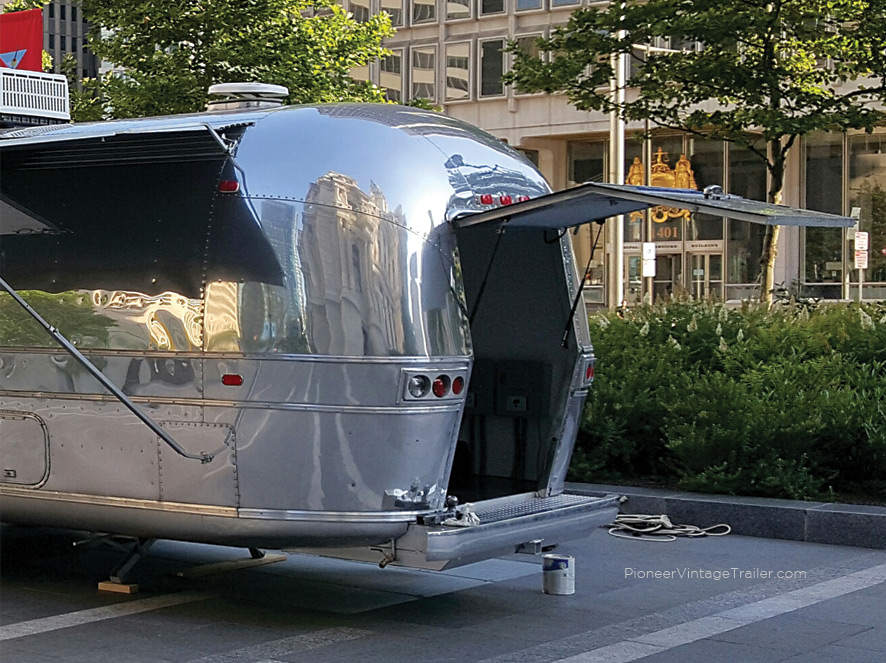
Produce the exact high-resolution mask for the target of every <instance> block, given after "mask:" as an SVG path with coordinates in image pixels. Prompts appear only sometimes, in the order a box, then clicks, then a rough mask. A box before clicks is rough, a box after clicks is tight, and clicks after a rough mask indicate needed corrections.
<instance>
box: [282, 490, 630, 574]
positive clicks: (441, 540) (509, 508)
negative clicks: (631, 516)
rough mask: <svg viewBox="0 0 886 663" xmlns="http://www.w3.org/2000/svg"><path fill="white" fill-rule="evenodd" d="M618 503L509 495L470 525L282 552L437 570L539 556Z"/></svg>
mask: <svg viewBox="0 0 886 663" xmlns="http://www.w3.org/2000/svg"><path fill="white" fill-rule="evenodd" d="M618 500H619V496H618V495H612V494H604V493H600V494H597V495H594V494H591V495H575V494H572V493H563V494H561V495H556V496H554V497H538V496H537V495H536V494H535V493H523V494H519V495H509V496H507V497H498V498H495V499H491V500H484V501H481V502H475V503H474V504H473V511H474V513H476V514H477V516H479V518H480V522H479V524H476V525H470V526H453V525H445V524H444V525H422V524H419V523H411V524H410V525H409V527H408V529H407V530H406V533H405V534H403V536H401V537H399V538H397V539H394V540H392V541H390V542H389V543H387V544H384V545H377V546H370V547H366V548H358V547H350V548H289V549H287V552H299V553H310V554H316V555H323V556H327V557H337V558H340V559H350V560H358V561H367V562H377V563H379V564H380V565H381V566H387V565H388V564H390V565H393V566H405V567H410V568H421V569H431V570H436V571H442V570H445V569H450V568H455V567H458V566H462V565H464V564H471V563H473V562H479V561H481V560H484V559H490V558H493V557H499V556H501V555H510V554H513V553H516V552H542V551H545V550H550V549H551V548H553V547H555V546H556V545H557V544H560V543H564V542H565V541H570V540H573V539H580V538H584V537H586V536H588V535H590V534H591V532H592V531H593V530H594V529H596V528H597V527H600V526H602V525H605V524H607V523H610V522H612V521H613V520H614V519H615V516H616V515H617V513H618Z"/></svg>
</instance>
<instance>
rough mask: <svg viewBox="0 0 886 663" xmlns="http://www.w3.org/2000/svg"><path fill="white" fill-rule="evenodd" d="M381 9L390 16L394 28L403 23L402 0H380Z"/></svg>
mask: <svg viewBox="0 0 886 663" xmlns="http://www.w3.org/2000/svg"><path fill="white" fill-rule="evenodd" d="M380 6H381V10H382V11H384V12H387V13H388V16H390V17H391V25H393V26H394V27H395V28H396V27H400V26H402V25H403V0H381V5H380Z"/></svg>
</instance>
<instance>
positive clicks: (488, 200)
mask: <svg viewBox="0 0 886 663" xmlns="http://www.w3.org/2000/svg"><path fill="white" fill-rule="evenodd" d="M493 202H494V200H493V198H492V194H491V193H484V194H482V195H481V196H480V204H481V205H491V204H492V203H493Z"/></svg>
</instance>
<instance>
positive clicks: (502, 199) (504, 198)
mask: <svg viewBox="0 0 886 663" xmlns="http://www.w3.org/2000/svg"><path fill="white" fill-rule="evenodd" d="M498 200H499V202H500V203H501V204H502V205H510V204H511V203H513V202H514V199H513V198H511V197H510V196H500V197H499V199H498Z"/></svg>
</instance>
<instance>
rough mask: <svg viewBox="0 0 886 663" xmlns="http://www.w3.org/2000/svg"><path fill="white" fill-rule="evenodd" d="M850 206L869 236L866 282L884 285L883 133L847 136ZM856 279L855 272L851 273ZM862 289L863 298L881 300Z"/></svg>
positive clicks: (885, 155) (885, 160) (885, 139)
mask: <svg viewBox="0 0 886 663" xmlns="http://www.w3.org/2000/svg"><path fill="white" fill-rule="evenodd" d="M849 207H850V208H856V207H857V208H858V211H859V225H858V229H859V230H861V231H863V232H866V233H868V268H867V270H866V271H865V283H877V282H878V283H881V284H882V283H886V133H875V134H870V135H869V134H858V135H854V136H850V137H849ZM854 248H855V246H854V242H849V243H848V246H847V249H848V250H849V266H850V268H851V267H852V266H853V265H854V254H853V251H854ZM850 274H851V275H852V281H857V280H858V270H853V271H852V272H850ZM884 290H886V289H884V288H882V287H881V288H879V289H878V292H876V293H875V292H871V291H869V290H865V293H866V294H865V297H866V298H869V297H874V298H878V299H879V298H884V297H886V294H884Z"/></svg>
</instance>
